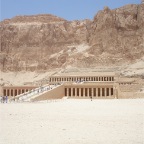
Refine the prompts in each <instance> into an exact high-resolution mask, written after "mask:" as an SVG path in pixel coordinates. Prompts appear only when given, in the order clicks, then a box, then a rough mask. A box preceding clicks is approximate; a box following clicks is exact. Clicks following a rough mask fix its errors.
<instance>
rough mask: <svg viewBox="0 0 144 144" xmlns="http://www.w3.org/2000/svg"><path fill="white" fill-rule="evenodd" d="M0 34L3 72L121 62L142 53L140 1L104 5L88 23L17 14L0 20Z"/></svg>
mask: <svg viewBox="0 0 144 144" xmlns="http://www.w3.org/2000/svg"><path fill="white" fill-rule="evenodd" d="M0 36H1V47H0V64H1V65H0V69H1V70H3V71H22V70H24V71H38V70H49V69H55V68H67V67H69V66H71V67H78V68H79V67H81V68H85V67H86V68H88V67H89V68H91V67H97V66H116V65H123V64H124V63H132V62H134V61H135V60H137V59H140V58H141V57H142V56H143V55H144V4H141V5H127V6H124V7H121V8H118V9H114V10H110V9H109V8H108V7H105V8H104V10H103V11H99V12H98V13H97V15H96V16H95V17H94V20H93V21H90V20H83V21H67V20H64V19H62V18H59V17H56V16H52V15H37V16H18V17H15V18H12V19H10V20H4V21H2V22H1V23H0Z"/></svg>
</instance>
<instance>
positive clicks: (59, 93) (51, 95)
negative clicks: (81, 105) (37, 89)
mask: <svg viewBox="0 0 144 144" xmlns="http://www.w3.org/2000/svg"><path fill="white" fill-rule="evenodd" d="M63 97H64V86H63V85H62V86H59V87H57V88H55V89H52V90H51V91H48V92H46V93H44V94H42V95H40V96H38V97H36V98H34V99H32V101H43V100H48V99H61V98H63Z"/></svg>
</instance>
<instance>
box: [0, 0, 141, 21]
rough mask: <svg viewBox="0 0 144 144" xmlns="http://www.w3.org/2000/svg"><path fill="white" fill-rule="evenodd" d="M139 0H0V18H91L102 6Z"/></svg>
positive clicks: (114, 5)
mask: <svg viewBox="0 0 144 144" xmlns="http://www.w3.org/2000/svg"><path fill="white" fill-rule="evenodd" d="M140 2H141V0H118V1H116V0H0V20H3V19H7V18H12V17H14V16H17V15H34V14H53V15H56V16H59V17H62V18H64V19H67V20H82V19H93V17H94V15H95V14H96V13H97V12H98V11H99V10H102V9H103V7H104V6H108V7H110V8H111V9H114V8H118V7H121V6H123V5H126V4H139V3H140Z"/></svg>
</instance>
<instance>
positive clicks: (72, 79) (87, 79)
mask: <svg viewBox="0 0 144 144" xmlns="http://www.w3.org/2000/svg"><path fill="white" fill-rule="evenodd" d="M62 81H114V77H51V78H50V82H62Z"/></svg>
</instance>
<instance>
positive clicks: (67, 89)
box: [66, 88, 69, 96]
mask: <svg viewBox="0 0 144 144" xmlns="http://www.w3.org/2000/svg"><path fill="white" fill-rule="evenodd" d="M66 91H67V95H66V96H69V88H66Z"/></svg>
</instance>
